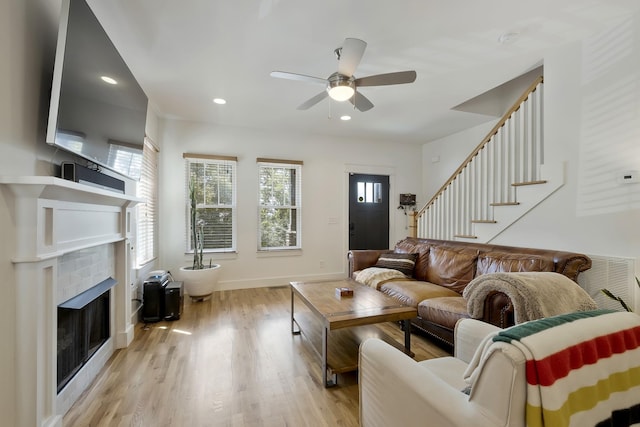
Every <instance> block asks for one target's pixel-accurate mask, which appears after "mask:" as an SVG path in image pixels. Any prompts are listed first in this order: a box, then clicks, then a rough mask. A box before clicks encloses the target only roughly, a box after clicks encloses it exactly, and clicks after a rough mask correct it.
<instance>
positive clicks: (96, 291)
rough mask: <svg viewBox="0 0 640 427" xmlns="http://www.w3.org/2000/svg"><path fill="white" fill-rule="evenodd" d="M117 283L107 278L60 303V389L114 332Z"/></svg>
mask: <svg viewBox="0 0 640 427" xmlns="http://www.w3.org/2000/svg"><path fill="white" fill-rule="evenodd" d="M115 284H116V281H115V280H114V279H112V278H108V279H106V280H104V281H102V282H100V283H99V284H98V285H96V286H94V287H92V288H91V289H89V290H87V291H85V292H83V293H82V294H80V295H78V296H76V297H74V298H72V299H70V300H68V301H66V302H64V303H63V304H60V305H59V306H58V346H57V381H58V387H57V390H58V393H60V391H61V390H62V389H63V388H64V386H65V385H67V383H68V382H69V381H70V380H71V379H72V378H73V376H74V375H75V374H76V373H77V372H78V371H80V369H81V368H82V367H83V366H84V365H85V364H86V363H87V361H88V360H89V359H90V358H91V356H93V355H94V354H95V352H96V351H97V350H98V349H99V348H100V347H101V346H102V345H103V344H104V343H105V342H107V340H108V339H109V337H110V336H111V333H110V332H111V331H110V328H109V326H110V311H111V309H110V307H111V304H110V294H111V292H110V291H111V287H112V286H114V285H115Z"/></svg>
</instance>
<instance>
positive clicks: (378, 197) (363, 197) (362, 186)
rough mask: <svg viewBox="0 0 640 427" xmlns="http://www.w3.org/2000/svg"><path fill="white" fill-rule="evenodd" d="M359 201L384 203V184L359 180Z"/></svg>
mask: <svg viewBox="0 0 640 427" xmlns="http://www.w3.org/2000/svg"><path fill="white" fill-rule="evenodd" d="M358 203H382V184H381V183H379V182H358Z"/></svg>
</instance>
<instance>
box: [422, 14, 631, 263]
mask: <svg viewBox="0 0 640 427" xmlns="http://www.w3.org/2000/svg"><path fill="white" fill-rule="evenodd" d="M544 71H545V75H544V78H545V85H544V96H545V101H544V102H545V118H544V121H545V122H544V123H545V159H546V161H547V162H549V161H552V160H562V161H564V162H566V179H565V182H566V183H565V185H564V186H563V187H562V188H560V190H559V191H557V192H556V193H554V194H553V195H552V196H551V197H550V198H549V199H547V200H545V201H544V202H543V203H542V204H541V205H540V206H538V207H537V208H536V209H535V210H533V211H532V212H531V213H529V214H528V215H526V216H525V217H524V218H523V219H522V220H521V221H519V222H517V223H515V224H514V225H513V226H511V227H510V228H508V229H507V230H506V231H505V232H503V233H502V234H501V235H499V236H498V237H497V238H496V239H494V240H493V243H497V244H507V245H516V246H531V247H540V248H554V249H563V250H570V251H577V252H582V253H587V254H592V255H606V256H618V257H630V258H638V257H640V227H639V226H638V224H639V223H640V210H639V209H640V203H639V201H640V184H626V185H624V184H618V183H616V182H615V175H616V173H617V172H621V171H624V170H628V169H640V148H639V147H640V18H639V17H638V16H635V17H630V18H629V21H627V22H624V23H621V24H620V25H617V26H616V27H613V28H611V29H609V30H608V31H605V32H603V33H600V34H597V35H594V36H593V37H592V38H590V39H588V40H585V41H583V42H580V43H574V44H571V45H568V46H563V47H561V48H558V49H557V50H556V51H555V52H553V53H552V54H550V55H547V56H546V57H545V58H544ZM480 128H481V127H476V128H474V129H471V130H469V131H465V132H461V133H459V134H457V135H452V136H449V137H447V138H443V139H440V140H437V141H434V142H432V143H429V144H426V145H425V146H424V147H423V188H424V189H425V191H426V192H427V193H428V194H433V191H435V190H437V189H438V188H439V184H436V183H438V182H439V183H440V184H442V178H443V176H445V175H446V177H445V179H446V178H448V176H449V175H448V174H450V173H451V172H453V171H454V170H455V168H456V167H457V166H459V165H460V163H461V162H462V161H463V160H464V158H465V157H466V156H467V155H468V154H469V152H470V151H471V149H473V148H474V147H475V146H476V145H477V144H478V143H479V142H480V140H481V139H482V136H484V134H483V133H482V132H480V131H481V129H480ZM487 130H488V129H487ZM478 134H481V136H480V137H478ZM467 137H470V138H474V139H475V140H474V141H466V138H467ZM454 146H457V147H454ZM436 155H440V157H441V161H440V163H436V164H433V163H431V158H432V157H434V156H436ZM454 157H457V159H454ZM444 169H447V174H445V173H444ZM600 187H605V189H606V191H604V192H602V193H601V194H598V195H597V200H596V201H597V202H598V203H596V204H594V203H593V202H589V203H591V204H589V203H587V201H588V200H589V197H592V196H591V194H590V192H592V191H593V190H595V189H598V188H600Z"/></svg>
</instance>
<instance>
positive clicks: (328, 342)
mask: <svg viewBox="0 0 640 427" xmlns="http://www.w3.org/2000/svg"><path fill="white" fill-rule="evenodd" d="M342 287H348V288H351V289H353V296H351V297H344V296H343V297H340V296H336V292H335V289H336V288H342ZM296 299H299V300H300V301H302V302H303V303H304V304H305V305H306V306H307V307H308V308H309V310H307V311H302V310H300V311H299V312H298V313H295V310H294V308H295V307H294V301H295V300H296ZM417 315H418V313H417V310H416V309H415V308H414V307H410V306H406V305H402V304H400V303H399V302H398V301H396V300H394V299H393V298H391V297H388V296H386V295H384V294H383V293H382V292H378V291H376V290H375V289H372V288H369V287H367V286H364V285H361V284H359V283H357V282H355V281H353V280H350V279H345V280H329V281H319V282H291V333H292V334H295V335H298V334H300V333H302V334H303V335H304V336H305V337H306V338H307V339H308V340H309V341H310V342H311V344H312V348H313V349H314V350H315V351H316V353H318V355H319V356H320V358H321V360H322V362H321V363H322V379H323V381H324V385H325V387H331V386H334V385H336V384H337V381H338V377H337V374H339V373H343V372H349V371H355V370H356V369H358V348H359V345H360V342H362V341H363V340H364V339H366V338H369V337H377V338H381V339H383V340H385V341H386V342H388V343H389V344H391V345H393V346H394V347H396V348H398V349H400V350H402V351H404V352H405V353H407V354H409V355H410V356H411V357H413V353H411V328H410V324H409V319H412V318H414V317H416V316H417ZM397 321H403V322H404V347H403V346H402V345H401V344H399V343H398V342H396V341H395V340H394V339H393V338H391V337H389V336H388V335H386V334H384V333H383V332H382V331H381V330H380V328H378V327H375V326H373V325H375V324H376V323H383V322H397ZM365 325H370V326H368V327H367V326H365ZM318 347H321V352H318Z"/></svg>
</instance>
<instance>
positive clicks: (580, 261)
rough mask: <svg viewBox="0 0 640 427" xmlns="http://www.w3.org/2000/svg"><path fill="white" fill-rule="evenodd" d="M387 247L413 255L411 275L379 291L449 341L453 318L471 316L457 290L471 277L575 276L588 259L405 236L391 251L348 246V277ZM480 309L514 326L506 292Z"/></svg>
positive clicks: (498, 322)
mask: <svg viewBox="0 0 640 427" xmlns="http://www.w3.org/2000/svg"><path fill="white" fill-rule="evenodd" d="M390 252H394V253H408V254H413V253H415V254H417V257H416V261H415V268H414V270H413V275H412V279H415V280H397V281H396V280H389V281H386V282H384V283H383V284H382V285H381V286H380V287H379V288H378V290H380V291H381V292H383V293H385V294H387V295H390V296H392V297H394V298H396V299H397V300H399V301H401V302H402V303H405V304H408V305H412V306H414V307H417V309H418V317H417V318H416V319H413V320H412V325H413V326H414V327H415V328H417V329H419V330H420V331H423V332H425V333H427V334H428V335H430V336H433V337H435V338H437V339H439V340H441V341H443V342H444V343H446V344H448V345H450V346H453V331H454V327H455V324H456V322H457V321H458V320H459V319H461V318H468V317H470V316H469V314H468V312H467V302H466V300H465V299H464V298H463V297H462V292H463V290H464V288H465V286H466V285H467V284H468V283H469V282H470V281H471V280H473V279H474V278H475V277H477V276H480V275H482V274H487V273H497V272H523V271H553V272H557V273H561V274H563V275H565V276H567V277H568V278H570V279H571V280H573V281H577V278H578V275H579V274H580V273H581V272H582V271H585V270H588V269H589V268H591V259H590V258H589V257H587V256H586V255H583V254H579V253H573V252H564V251H556V250H547V249H534V248H520V247H512V246H500V245H493V244H483V243H467V242H458V241H446V240H434V239H418V238H411V237H407V238H405V239H403V240H401V241H399V242H398V243H397V244H396V246H395V248H394V250H393V251H390V250H351V251H349V252H348V259H349V277H351V278H354V273H355V272H358V271H361V270H363V269H365V268H368V267H372V266H374V265H375V264H376V262H377V260H378V257H379V256H380V255H381V254H383V253H390ZM483 311H484V313H483V317H482V318H481V319H479V320H482V321H485V322H488V323H491V324H493V325H496V326H498V327H500V328H506V327H509V326H512V325H514V307H513V304H512V302H511V300H510V298H509V297H508V296H507V295H506V294H505V293H502V292H492V293H490V294H489V295H488V296H487V298H486V299H485V301H484V310H483Z"/></svg>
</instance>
